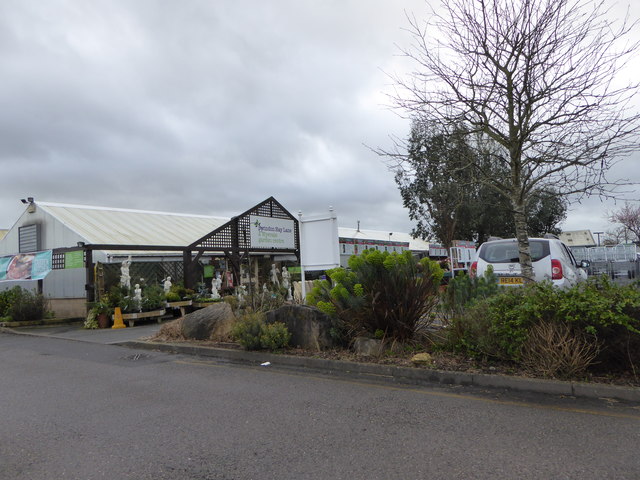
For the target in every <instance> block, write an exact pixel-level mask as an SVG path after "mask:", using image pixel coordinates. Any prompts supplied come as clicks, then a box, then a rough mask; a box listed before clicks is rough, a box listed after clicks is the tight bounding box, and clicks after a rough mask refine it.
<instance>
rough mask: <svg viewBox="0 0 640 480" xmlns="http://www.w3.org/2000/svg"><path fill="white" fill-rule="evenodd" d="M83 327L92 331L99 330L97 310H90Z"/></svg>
mask: <svg viewBox="0 0 640 480" xmlns="http://www.w3.org/2000/svg"><path fill="white" fill-rule="evenodd" d="M83 327H84V328H88V329H91V330H94V329H96V328H98V314H97V313H96V310H95V309H93V308H92V309H91V310H89V313H88V314H87V318H86V319H85V321H84V324H83Z"/></svg>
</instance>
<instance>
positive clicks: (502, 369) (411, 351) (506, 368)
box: [149, 320, 640, 387]
mask: <svg viewBox="0 0 640 480" xmlns="http://www.w3.org/2000/svg"><path fill="white" fill-rule="evenodd" d="M179 322H180V320H175V321H173V322H169V323H165V324H164V325H162V327H161V328H160V330H159V331H158V333H157V334H156V335H155V336H154V337H152V338H150V339H149V340H151V341H154V342H164V343H167V342H170V343H189V344H195V345H200V346H203V347H215V348H227V349H238V350H240V349H242V347H241V346H240V345H238V344H237V343H233V342H212V341H198V340H188V339H185V338H184V337H183V336H182V334H181V333H180V323H179ZM395 350H396V351H394V352H385V354H383V355H381V356H379V357H371V356H361V355H357V354H356V353H355V352H353V351H351V350H346V349H335V350H324V351H320V352H316V351H308V350H303V349H299V348H289V349H286V350H283V351H281V352H277V353H283V354H285V355H293V356H305V357H313V358H324V359H329V360H342V361H350V362H361V363H377V364H384V365H396V366H400V367H414V368H431V369H434V370H443V371H455V372H468V373H487V374H502V375H512V376H518V377H527V378H545V377H541V376H539V375H535V374H534V373H532V372H529V371H527V370H524V369H522V368H518V366H516V365H513V364H505V363H500V362H494V361H483V360H480V359H473V358H467V357H465V356H464V355H459V354H454V353H451V352H442V351H431V352H429V353H430V355H431V358H432V366H430V367H425V366H416V365H415V364H413V363H412V361H411V358H412V357H413V356H414V355H415V354H416V353H420V352H422V351H426V350H425V349H424V348H420V347H417V346H415V345H414V346H412V347H407V348H404V349H402V348H397V349H395ZM560 380H575V381H582V382H591V383H603V384H609V385H620V386H627V387H629V386H631V387H640V372H638V375H634V372H627V373H622V374H615V375H602V374H600V375H597V374H586V375H585V376H583V377H579V378H571V379H566V378H563V379H560Z"/></svg>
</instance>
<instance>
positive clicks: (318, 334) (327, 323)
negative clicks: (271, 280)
mask: <svg viewBox="0 0 640 480" xmlns="http://www.w3.org/2000/svg"><path fill="white" fill-rule="evenodd" d="M265 322H266V323H275V322H282V323H284V324H285V325H286V326H287V329H288V330H289V333H291V340H290V341H289V345H291V346H294V347H299V348H304V349H307V350H316V351H318V350H322V349H326V348H332V347H334V346H335V342H334V341H333V339H332V338H331V335H330V333H329V332H330V330H331V318H330V317H329V316H328V315H327V314H326V313H323V312H321V311H320V310H318V309H317V308H315V307H310V306H308V305H284V306H282V307H280V308H278V309H277V310H272V311H271V312H268V313H267V316H266V319H265Z"/></svg>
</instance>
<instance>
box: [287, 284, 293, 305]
mask: <svg viewBox="0 0 640 480" xmlns="http://www.w3.org/2000/svg"><path fill="white" fill-rule="evenodd" d="M292 291H293V287H289V288H287V302H292V301H293V293H292Z"/></svg>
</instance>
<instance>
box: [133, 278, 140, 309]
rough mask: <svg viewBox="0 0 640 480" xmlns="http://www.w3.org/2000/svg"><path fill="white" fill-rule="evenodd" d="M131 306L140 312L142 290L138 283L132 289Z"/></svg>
mask: <svg viewBox="0 0 640 480" xmlns="http://www.w3.org/2000/svg"><path fill="white" fill-rule="evenodd" d="M133 305H134V307H135V309H136V310H138V311H139V312H141V311H142V289H141V288H140V284H139V283H136V284H135V288H134V289H133Z"/></svg>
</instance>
